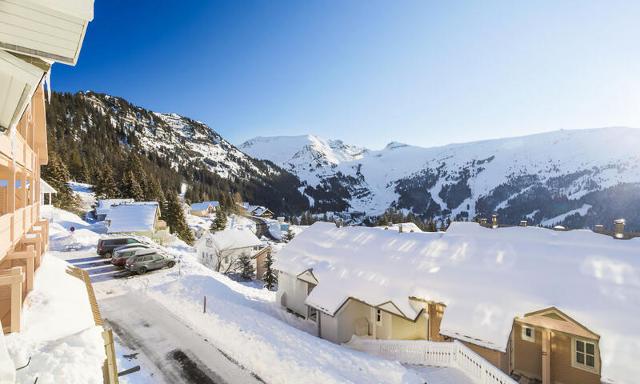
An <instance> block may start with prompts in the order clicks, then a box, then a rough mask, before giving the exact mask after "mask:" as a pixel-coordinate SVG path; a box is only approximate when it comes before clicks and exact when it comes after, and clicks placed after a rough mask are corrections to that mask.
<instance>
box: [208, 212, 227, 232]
mask: <svg viewBox="0 0 640 384" xmlns="http://www.w3.org/2000/svg"><path fill="white" fill-rule="evenodd" d="M226 227H227V215H226V214H225V213H224V211H222V210H221V209H219V210H218V212H216V219H215V220H214V221H213V222H212V223H211V228H210V229H211V230H212V231H214V232H215V231H224V229H225V228H226Z"/></svg>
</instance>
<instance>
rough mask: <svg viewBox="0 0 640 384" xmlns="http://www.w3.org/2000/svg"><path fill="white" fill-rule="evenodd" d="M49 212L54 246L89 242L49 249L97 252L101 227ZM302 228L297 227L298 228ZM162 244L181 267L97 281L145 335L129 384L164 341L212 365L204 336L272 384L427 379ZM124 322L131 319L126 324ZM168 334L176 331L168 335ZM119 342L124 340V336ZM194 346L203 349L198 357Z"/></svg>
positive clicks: (108, 310)
mask: <svg viewBox="0 0 640 384" xmlns="http://www.w3.org/2000/svg"><path fill="white" fill-rule="evenodd" d="M54 210H55V211H56V212H55V214H54V217H56V218H58V219H59V220H60V222H54V223H52V224H51V229H52V235H53V237H54V239H55V241H56V244H59V246H60V247H62V246H63V244H64V239H65V238H67V237H69V233H68V231H67V228H68V227H69V226H70V225H73V226H75V227H77V228H79V230H77V231H76V234H75V235H74V236H78V233H77V232H80V230H82V232H80V233H81V236H78V238H77V239H76V241H78V242H80V243H83V244H91V246H87V247H86V248H83V249H82V250H80V251H74V252H62V251H56V252H52V254H53V255H55V256H56V257H59V258H81V257H88V256H94V255H95V241H96V239H97V237H99V236H100V235H99V234H98V233H92V230H94V229H97V228H99V226H96V225H90V224H88V223H84V222H83V221H82V220H80V219H79V218H78V217H77V216H75V215H73V214H71V213H68V212H64V211H61V210H57V209H54ZM237 218H239V217H237ZM300 229H301V228H300V227H294V230H295V231H296V232H297V233H299V230H300ZM239 232H242V231H239ZM83 237H86V239H84V238H83ZM62 249H63V248H60V250H62ZM166 249H167V252H169V253H171V254H172V255H174V256H176V258H178V259H179V260H180V263H179V264H178V266H176V267H174V268H172V269H163V270H159V271H155V272H151V273H149V274H147V275H145V276H136V277H133V278H130V279H124V280H121V279H119V280H105V281H100V282H96V283H94V289H95V290H96V295H97V297H98V301H99V302H100V303H101V309H102V310H103V317H105V318H113V319H116V320H118V321H122V322H123V324H122V325H126V326H127V327H129V326H130V327H133V328H129V329H127V331H135V333H136V334H140V335H142V336H144V335H148V336H149V339H148V340H147V338H145V337H143V338H142V341H141V342H143V343H147V345H146V347H145V348H147V349H144V348H143V349H142V352H145V353H146V352H148V354H146V355H144V356H140V357H139V358H138V359H137V360H136V361H137V363H138V364H141V365H143V370H144V371H145V373H138V374H134V375H131V376H127V377H125V378H128V379H130V380H131V381H128V382H130V383H139V382H140V383H148V382H149V380H150V377H152V376H151V373H153V374H160V373H159V371H158V370H154V369H151V371H149V370H148V369H144V366H145V365H146V364H148V363H149V362H150V361H151V360H153V359H155V358H157V359H159V360H157V361H154V364H156V367H159V368H162V367H166V364H163V360H162V359H166V354H164V353H159V354H157V355H158V356H156V354H154V353H155V352H154V350H153V349H154V346H155V348H156V349H157V351H158V352H159V351H164V349H165V348H166V347H169V346H172V347H173V348H184V349H185V350H187V349H189V350H193V351H194V352H195V353H196V356H199V357H200V360H201V361H203V362H205V363H203V364H206V365H207V366H209V364H210V360H211V359H212V357H211V356H210V353H208V352H207V353H205V352H203V351H205V346H203V345H202V341H203V340H204V341H206V342H207V343H211V344H212V345H213V346H215V348H217V349H218V350H220V351H223V353H224V354H226V355H227V356H228V357H229V358H230V359H231V360H228V359H226V358H224V361H226V362H227V364H228V362H229V361H237V362H238V364H240V365H242V366H243V367H245V368H246V369H248V370H249V371H250V372H252V373H253V374H255V375H256V376H257V377H259V378H261V379H262V380H264V381H265V382H268V383H273V384H277V383H291V382H305V383H323V384H332V383H347V382H348V383H363V384H364V383H371V382H376V383H423V382H424V380H423V379H422V378H420V377H419V376H418V375H416V374H415V373H414V372H413V371H412V370H411V369H408V368H406V367H403V366H402V365H400V364H399V363H397V362H392V361H387V360H383V359H380V358H378V357H375V356H370V355H367V354H364V353H360V352H357V351H352V350H350V349H348V348H345V347H342V346H339V345H336V344H333V343H330V342H328V341H326V340H322V339H320V338H318V337H316V336H315V335H314V332H315V324H314V323H312V322H308V321H305V320H302V319H300V318H298V317H296V316H294V315H292V314H290V313H287V312H286V311H285V310H284V309H283V308H282V307H281V306H280V305H279V303H277V302H276V297H275V292H273V291H269V290H266V289H261V288H258V287H257V285H256V284H254V283H245V284H242V283H238V282H235V281H232V280H231V279H229V278H228V277H226V276H224V275H222V274H219V273H217V272H214V271H211V270H210V269H208V268H207V267H205V266H204V265H202V264H200V263H199V262H198V261H197V257H196V254H195V250H194V248H193V247H190V246H188V245H186V244H184V243H183V242H182V241H179V240H175V241H174V242H172V243H170V244H168V245H167V247H166ZM51 259H53V257H51ZM60 263H62V261H60ZM204 296H206V297H207V313H206V314H203V313H202V300H203V297H204ZM103 303H104V304H103ZM132 311H133V312H132ZM127 313H132V314H131V315H127ZM136 313H153V314H154V316H153V318H150V320H149V322H150V323H152V324H154V326H155V325H157V326H158V327H159V329H161V330H162V331H161V332H156V333H153V329H154V326H152V327H143V326H142V325H141V324H144V322H141V321H139V319H138V317H139V316H138V315H136ZM144 316H146V315H144ZM169 318H174V319H178V320H176V321H177V322H178V323H172V322H171V321H170V319H169ZM127 319H131V322H130V323H127ZM158 319H160V320H158ZM156 321H158V322H156ZM171 324H174V325H171ZM174 326H175V327H176V328H175V329H174V328H172V327H174ZM138 332H139V333H138ZM173 332H176V334H175V335H177V336H172V335H173ZM187 332H191V334H187ZM125 333H126V332H125ZM117 336H122V335H117ZM117 338H118V337H117ZM121 342H122V343H125V340H121ZM156 343H157V344H156ZM198 343H199V344H198ZM120 348H122V347H120ZM120 348H119V349H120ZM124 351H126V352H130V351H131V347H130V346H124ZM140 351H141V350H137V352H140ZM197 351H200V352H202V353H201V356H200V355H198V354H197ZM121 361H122V358H121ZM32 364H33V362H32ZM131 364H133V363H129V364H128V365H126V367H129V366H130V365H131ZM124 367H125V366H123V367H120V368H123V369H124ZM165 381H166V382H173V381H170V380H165ZM86 382H88V383H90V382H91V381H86ZM152 382H158V383H162V382H163V380H161V379H160V378H157V380H155V381H152ZM238 382H245V381H238ZM39 383H40V381H39ZM70 383H73V381H70ZM433 383H435V384H437V383H438V382H437V381H434V382H433Z"/></svg>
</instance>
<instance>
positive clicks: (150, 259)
mask: <svg viewBox="0 0 640 384" xmlns="http://www.w3.org/2000/svg"><path fill="white" fill-rule="evenodd" d="M174 265H176V260H175V258H173V256H169V255H165V254H161V253H158V252H153V253H150V254H145V255H139V256H134V257H130V258H129V259H128V260H127V262H126V263H125V265H124V267H125V268H126V269H127V270H128V271H131V272H135V273H137V274H139V275H143V274H145V273H147V271H151V270H154V269H160V268H164V267H168V268H172V267H173V266H174Z"/></svg>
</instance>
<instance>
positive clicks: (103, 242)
mask: <svg viewBox="0 0 640 384" xmlns="http://www.w3.org/2000/svg"><path fill="white" fill-rule="evenodd" d="M140 243H142V241H141V240H140V239H138V238H136V237H133V236H123V237H110V238H107V239H100V240H98V255H100V256H102V257H107V258H108V257H111V256H112V255H113V251H114V249H116V248H118V247H122V246H123V245H128V244H140Z"/></svg>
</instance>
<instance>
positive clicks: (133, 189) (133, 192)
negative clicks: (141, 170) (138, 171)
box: [120, 171, 144, 201]
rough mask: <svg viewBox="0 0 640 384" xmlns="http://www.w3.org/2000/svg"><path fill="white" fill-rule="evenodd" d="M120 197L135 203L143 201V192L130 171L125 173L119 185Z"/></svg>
mask: <svg viewBox="0 0 640 384" xmlns="http://www.w3.org/2000/svg"><path fill="white" fill-rule="evenodd" d="M120 196H121V197H123V198H131V199H134V200H136V201H142V200H144V191H143V190H142V187H141V186H140V183H138V180H136V177H135V175H134V174H133V172H132V171H126V172H125V173H124V177H123V178H122V183H121V185H120Z"/></svg>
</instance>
